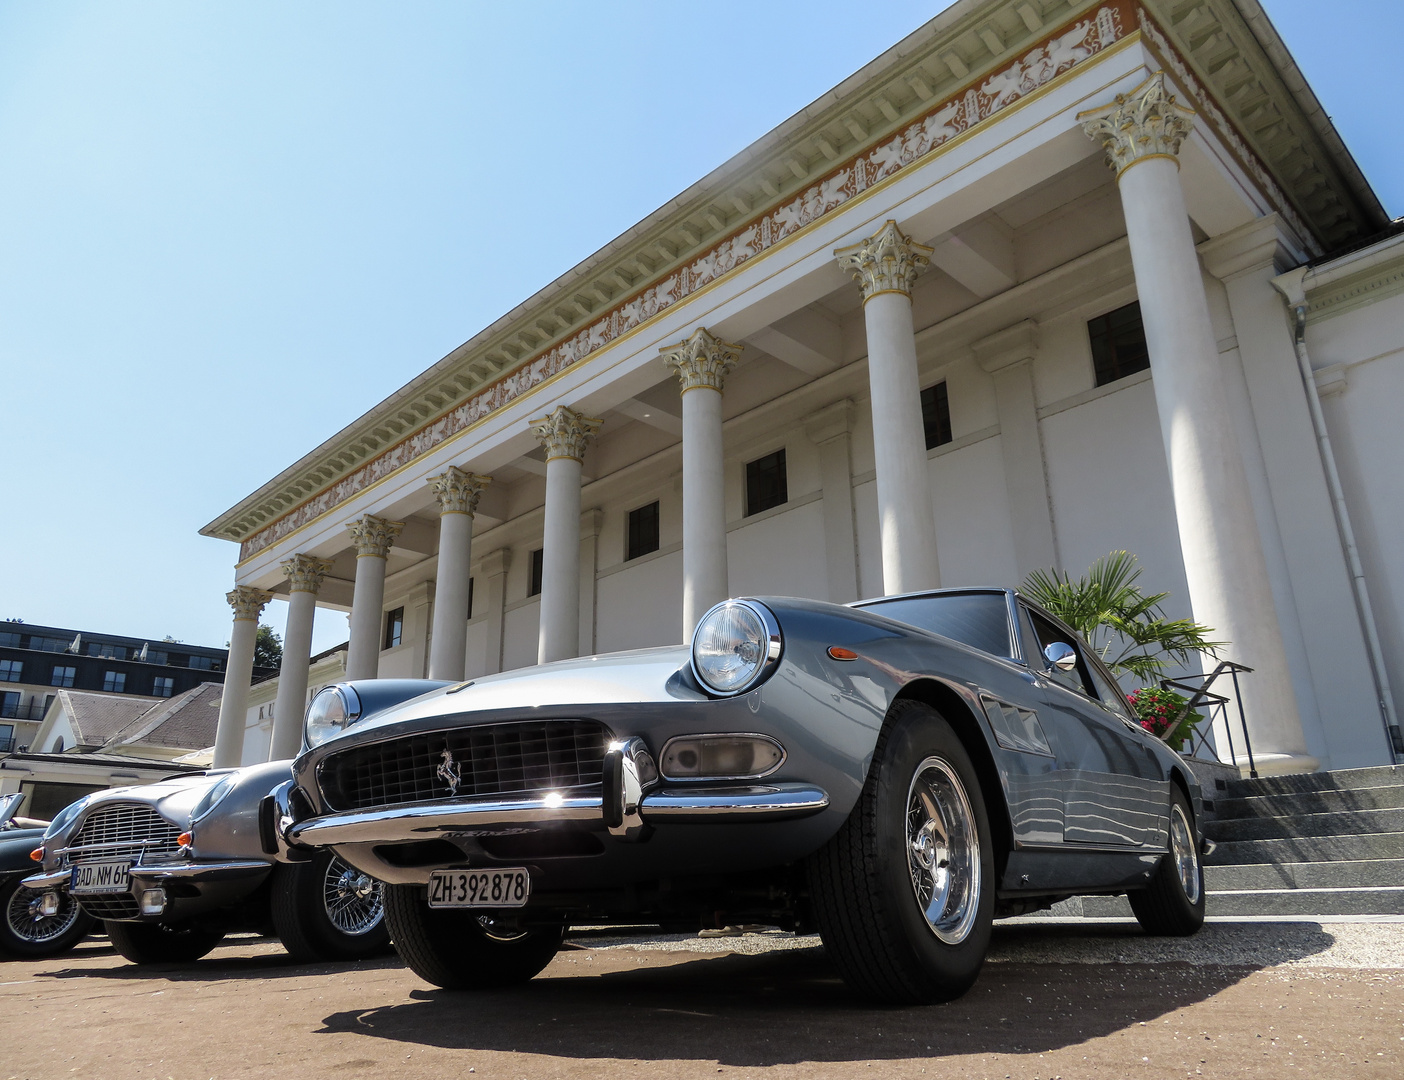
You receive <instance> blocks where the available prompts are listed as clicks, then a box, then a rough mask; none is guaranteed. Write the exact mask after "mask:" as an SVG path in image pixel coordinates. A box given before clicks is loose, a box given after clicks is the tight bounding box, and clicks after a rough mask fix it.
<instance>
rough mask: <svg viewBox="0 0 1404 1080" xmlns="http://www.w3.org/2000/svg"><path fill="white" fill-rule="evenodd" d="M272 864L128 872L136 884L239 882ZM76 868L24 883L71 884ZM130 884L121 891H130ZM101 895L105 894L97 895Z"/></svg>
mask: <svg viewBox="0 0 1404 1080" xmlns="http://www.w3.org/2000/svg"><path fill="white" fill-rule="evenodd" d="M272 865H273V864H272V863H268V862H263V861H261V860H257V859H225V860H222V861H219V862H199V861H195V862H186V863H151V864H149V865H146V866H142V865H140V864H138V865H136V866H133V867H132V868H131V869H130V870H129V871H127V874H128V876H129V877H130V879H131V881H132V882H133V884H135V883H136V882H138V881H147V882H159V881H163V880H164V881H169V880H172V879H179V880H181V881H190V882H194V883H196V884H200V883H202V882H209V881H237V880H238V879H240V878H246V877H253V876H254V875H256V874H258V873H261V872H267V871H268V870H270V869H271V868H272ZM72 876H73V867H71V866H66V867H64V868H63V869H62V870H45V871H43V872H41V873H38V874H31V875H30V876H29V877H27V878H25V879H24V880H23V881H22V882H21V884H22V885H24V886H25V887H26V888H30V889H36V890H39V889H56V888H63V887H65V886H67V885H68V882H69V881H70V880H71V879H72ZM130 891H131V888H130V886H129V887H128V888H126V889H122V890H120V892H123V893H126V892H130ZM95 895H101V894H95Z"/></svg>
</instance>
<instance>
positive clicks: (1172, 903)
mask: <svg viewBox="0 0 1404 1080" xmlns="http://www.w3.org/2000/svg"><path fill="white" fill-rule="evenodd" d="M1170 790H1171V792H1172V795H1171V799H1170V836H1169V841H1170V850H1169V851H1168V852H1167V853H1166V855H1165V858H1163V859H1161V860H1160V866H1158V867H1157V868H1156V871H1155V876H1154V877H1153V878H1151V883H1150V886H1149V887H1148V888H1145V889H1140V890H1138V891H1136V892H1133V893H1129V894H1127V897H1126V899H1127V900H1129V901H1130V902H1131V911H1132V912H1133V913H1134V914H1135V916H1136V921H1137V922H1139V923H1140V924H1141V928H1142V929H1143V930H1145V932H1146V933H1147V934H1155V935H1157V936H1159V937H1188V936H1189V935H1190V934H1193V933H1194V932H1195V931H1197V930H1198V929H1199V928H1200V927H1201V926H1203V925H1204V867H1203V865H1202V864H1201V863H1200V861H1199V844H1198V842H1197V841H1196V840H1195V832H1194V812H1193V811H1192V810H1191V809H1190V805H1189V800H1188V799H1186V798H1185V794H1184V792H1183V791H1181V790H1180V789H1179V788H1178V787H1172V788H1171V789H1170Z"/></svg>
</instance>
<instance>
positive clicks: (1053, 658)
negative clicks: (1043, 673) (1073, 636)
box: [1043, 641, 1077, 672]
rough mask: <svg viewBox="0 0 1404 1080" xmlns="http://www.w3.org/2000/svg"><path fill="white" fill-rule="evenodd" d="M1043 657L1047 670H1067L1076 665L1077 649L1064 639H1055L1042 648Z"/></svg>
mask: <svg viewBox="0 0 1404 1080" xmlns="http://www.w3.org/2000/svg"><path fill="white" fill-rule="evenodd" d="M1043 658H1044V659H1045V660H1047V661H1048V670H1049V671H1050V672H1051V671H1054V670H1055V669H1056V670H1058V671H1063V672H1068V671H1071V670H1072V669H1073V668H1075V667H1077V650H1076V649H1074V648H1073V647H1072V646H1071V645H1069V644H1068V643H1067V642H1066V641H1055V642H1053V644H1052V645H1050V646H1048V648H1046V649H1044V650H1043Z"/></svg>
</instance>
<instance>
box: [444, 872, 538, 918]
mask: <svg viewBox="0 0 1404 1080" xmlns="http://www.w3.org/2000/svg"><path fill="white" fill-rule="evenodd" d="M530 895H531V875H530V874H528V873H527V871H526V868H525V867H521V866H510V867H503V868H502V869H500V870H435V871H434V872H433V873H431V874H430V875H429V906H430V907H431V908H511V907H525V906H526V902H527V897H528V896H530Z"/></svg>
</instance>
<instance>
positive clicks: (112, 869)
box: [68, 859, 132, 894]
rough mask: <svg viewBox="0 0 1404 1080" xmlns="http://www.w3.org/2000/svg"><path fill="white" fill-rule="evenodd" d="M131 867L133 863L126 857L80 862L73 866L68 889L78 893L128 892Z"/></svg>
mask: <svg viewBox="0 0 1404 1080" xmlns="http://www.w3.org/2000/svg"><path fill="white" fill-rule="evenodd" d="M131 868H132V864H131V863H130V862H128V861H127V860H126V859H122V860H115V859H114V860H109V861H107V862H90V863H79V864H78V865H77V866H75V867H74V868H73V877H72V878H71V879H70V880H69V884H68V891H69V892H71V893H78V894H82V893H120V892H126V891H127V885H128V882H129V877H128V871H129V870H131Z"/></svg>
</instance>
